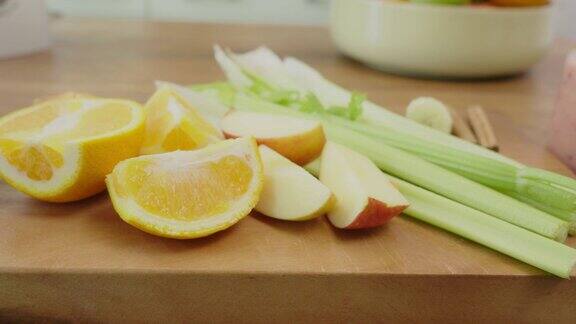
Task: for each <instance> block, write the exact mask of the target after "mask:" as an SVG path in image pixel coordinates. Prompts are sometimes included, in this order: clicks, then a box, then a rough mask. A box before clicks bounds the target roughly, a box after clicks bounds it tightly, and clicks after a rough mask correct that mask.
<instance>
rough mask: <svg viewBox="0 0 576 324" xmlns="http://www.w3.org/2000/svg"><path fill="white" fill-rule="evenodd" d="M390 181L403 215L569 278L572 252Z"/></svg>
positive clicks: (575, 259) (573, 259) (575, 257)
mask: <svg viewBox="0 0 576 324" xmlns="http://www.w3.org/2000/svg"><path fill="white" fill-rule="evenodd" d="M391 181H392V182H393V183H394V184H395V185H396V187H397V188H398V190H399V191H400V192H401V193H402V194H403V195H404V196H405V197H406V199H408V201H409V202H410V206H409V207H408V208H407V209H406V210H405V211H404V213H405V214H407V215H409V216H411V217H414V218H416V219H418V220H421V221H423V222H426V223H429V224H431V225H434V226H437V227H439V228H442V229H444V230H446V231H449V232H452V233H455V234H457V235H459V236H462V237H465V238H467V239H469V240H471V241H474V242H476V243H479V244H482V245H484V246H486V247H489V248H491V249H494V250H496V251H498V252H501V253H503V254H506V255H508V256H511V257H513V258H515V259H518V260H520V261H523V262H525V263H528V264H530V265H532V266H534V267H537V268H540V269H542V270H545V271H547V272H550V273H552V274H554V275H556V276H559V277H562V278H569V277H570V273H571V271H572V268H573V267H574V264H575V263H576V250H575V249H573V248H570V247H568V246H566V245H563V244H560V243H558V242H555V241H552V240H549V239H546V238H544V237H542V236H539V235H536V234H534V233H532V232H530V231H527V230H525V229H522V228H520V227H517V226H514V225H512V224H509V223H507V222H504V221H502V220H500V219H497V218H494V217H491V216H490V215H487V214H485V213H482V212H480V211H478V210H475V209H473V208H470V207H467V206H464V205H462V204H459V203H457V202H454V201H452V200H450V199H447V198H445V197H442V196H440V195H437V194H435V193H432V192H430V191H427V190H425V189H422V188H419V187H417V186H414V185H412V184H410V183H408V182H406V181H403V180H400V179H398V178H392V179H391Z"/></svg>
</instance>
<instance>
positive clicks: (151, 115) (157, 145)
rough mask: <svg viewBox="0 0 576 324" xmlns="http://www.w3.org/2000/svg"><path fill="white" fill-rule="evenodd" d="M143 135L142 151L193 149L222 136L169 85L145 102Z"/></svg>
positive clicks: (156, 151) (143, 152)
mask: <svg viewBox="0 0 576 324" xmlns="http://www.w3.org/2000/svg"><path fill="white" fill-rule="evenodd" d="M145 110H146V115H147V120H146V136H145V139H144V144H143V145H142V149H141V153H142V154H155V153H165V152H171V151H176V150H195V149H198V148H202V147H204V146H206V145H208V144H211V143H215V142H218V141H220V140H222V139H223V136H222V134H221V132H220V131H219V130H218V129H216V128H215V127H214V126H212V125H211V124H210V123H209V122H207V121H206V120H204V119H203V118H202V116H201V115H200V114H199V113H198V112H197V111H196V110H195V109H194V107H193V106H192V105H191V104H190V103H189V102H188V101H187V100H185V99H184V98H183V97H182V96H180V95H179V94H178V93H176V92H175V91H173V90H172V89H170V88H169V87H166V86H165V87H161V88H160V89H158V90H157V91H156V92H155V93H154V95H152V97H151V98H150V99H149V100H148V102H147V103H146V105H145Z"/></svg>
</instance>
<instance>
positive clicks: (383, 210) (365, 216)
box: [320, 142, 408, 229]
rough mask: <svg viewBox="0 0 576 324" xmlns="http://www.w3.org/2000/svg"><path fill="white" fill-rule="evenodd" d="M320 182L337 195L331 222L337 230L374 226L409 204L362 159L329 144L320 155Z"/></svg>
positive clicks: (377, 170)
mask: <svg viewBox="0 0 576 324" xmlns="http://www.w3.org/2000/svg"><path fill="white" fill-rule="evenodd" d="M320 181H322V183H324V184H325V185H326V186H327V187H328V188H329V189H330V190H331V191H332V192H333V193H334V195H335V196H336V205H335V206H334V208H332V210H331V211H330V212H328V218H329V219H330V222H331V223H332V224H333V225H334V226H336V227H338V228H346V229H359V228H369V227H376V226H380V225H382V224H385V223H386V222H388V221H389V220H390V219H391V218H392V217H394V216H396V215H398V214H400V213H402V211H403V210H404V209H406V207H408V201H407V200H406V198H404V196H402V194H401V193H400V192H399V191H398V190H397V189H396V188H395V187H394V186H393V185H392V183H391V182H390V180H389V179H388V177H387V176H386V175H385V174H384V173H382V171H380V170H379V169H378V167H376V165H374V163H372V161H370V160H369V159H368V158H366V157H365V156H363V155H361V154H359V153H356V152H355V151H352V150H350V149H348V148H346V147H344V146H340V145H338V144H336V143H332V142H328V143H326V145H325V146H324V150H323V152H322V161H321V165H320Z"/></svg>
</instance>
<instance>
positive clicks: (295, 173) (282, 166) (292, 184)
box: [255, 145, 336, 221]
mask: <svg viewBox="0 0 576 324" xmlns="http://www.w3.org/2000/svg"><path fill="white" fill-rule="evenodd" d="M259 152H260V157H261V158H262V165H263V167H264V189H263V190H262V194H261V195H260V199H259V200H258V204H257V205H256V208H255V209H256V211H258V212H259V213H261V214H263V215H266V216H269V217H272V218H276V219H281V220H289V221H304V220H309V219H312V218H316V217H318V216H322V215H324V214H326V212H328V211H330V210H331V209H332V207H333V206H334V203H335V201H336V199H335V198H334V195H333V194H332V192H331V191H330V189H328V187H326V186H325V185H324V184H322V183H321V182H320V181H319V180H318V179H316V178H315V177H314V176H312V175H311V174H310V173H308V172H307V171H306V170H304V169H303V168H302V167H300V166H299V165H297V164H295V163H294V162H292V161H290V160H288V159H287V158H286V157H284V156H282V155H280V154H279V153H277V152H276V151H274V150H272V149H270V148H268V147H267V146H265V145H260V147H259Z"/></svg>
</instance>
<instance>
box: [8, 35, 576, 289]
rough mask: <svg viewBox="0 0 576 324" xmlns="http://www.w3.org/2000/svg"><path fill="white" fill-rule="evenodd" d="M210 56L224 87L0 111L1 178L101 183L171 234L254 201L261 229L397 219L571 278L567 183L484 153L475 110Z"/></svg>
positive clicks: (58, 184) (163, 86)
mask: <svg viewBox="0 0 576 324" xmlns="http://www.w3.org/2000/svg"><path fill="white" fill-rule="evenodd" d="M214 50H215V59H216V61H217V63H218V64H219V65H220V67H221V68H222V69H223V71H224V73H225V75H226V77H227V79H228V81H227V82H214V83H209V84H197V85H192V86H182V85H178V84H175V83H170V82H165V81H158V82H157V83H156V85H157V89H156V92H154V93H153V94H152V96H151V97H150V99H148V101H147V103H146V104H145V106H144V108H143V107H142V106H141V105H139V104H137V103H135V102H132V101H128V100H120V99H106V98H100V97H95V96H92V95H87V94H82V93H76V92H68V93H65V94H62V95H57V96H52V97H49V98H47V99H44V100H42V101H38V102H37V103H36V104H35V105H34V106H32V107H30V108H26V109H22V110H20V111H16V112H13V113H11V114H8V115H7V116H4V117H2V118H1V119H0V174H1V176H2V178H3V179H4V180H5V181H6V182H7V183H8V184H10V185H12V186H13V187H15V188H16V189H18V190H20V191H22V192H24V193H27V194H28V195H30V196H32V197H35V198H38V199H41V200H46V201H54V202H66V201H74V200H79V199H82V198H85V197H88V196H90V195H93V194H96V193H98V192H100V191H102V190H103V189H104V188H105V187H107V188H108V193H109V196H110V199H111V201H112V206H113V208H114V210H115V211H116V212H117V214H118V216H119V217H120V218H121V219H122V220H124V221H125V222H126V223H128V224H130V225H132V226H133V227H136V228H138V229H140V230H142V231H144V232H147V233H150V234H153V235H156V236H162V237H168V238H175V239H193V238H200V237H205V236H208V235H211V234H214V233H216V232H220V231H223V230H226V229H228V228H230V227H232V226H233V225H235V224H237V223H238V222H240V221H241V220H242V219H244V218H245V217H247V216H248V215H250V213H251V212H252V211H253V210H254V211H256V212H258V213H260V214H261V215H264V216H266V217H271V218H274V219H275V220H269V219H267V218H264V216H262V217H258V218H257V220H258V221H260V223H263V224H264V225H265V226H263V227H262V229H264V228H267V227H270V228H272V229H270V230H271V231H273V230H274V229H273V228H274V227H275V226H276V225H277V224H276V223H278V224H283V225H279V226H293V227H292V228H291V229H290V236H295V237H298V240H305V239H306V236H305V235H301V236H300V233H299V232H298V231H299V229H302V228H305V227H299V226H301V225H302V224H294V223H293V224H292V225H285V224H286V223H287V222H281V221H292V222H294V221H310V220H312V219H316V218H319V217H320V216H323V215H326V216H327V217H326V219H327V221H326V222H323V221H322V222H319V221H316V222H314V221H312V222H310V223H308V224H305V225H306V226H307V225H313V226H331V227H332V231H331V232H330V233H332V234H334V236H335V237H336V238H343V237H347V235H349V233H347V234H343V233H344V232H346V231H348V232H349V230H355V231H357V232H360V234H359V235H358V236H357V237H359V238H362V236H361V235H363V234H362V233H363V231H362V230H364V229H368V228H374V227H380V226H395V225H401V224H402V220H399V218H400V217H401V215H402V214H405V215H406V216H405V217H412V218H415V219H418V220H420V221H422V222H424V223H427V224H430V225H433V226H436V227H438V228H440V229H442V230H445V231H448V232H450V233H453V234H455V235H459V236H461V237H463V238H466V239H468V240H470V241H473V242H476V243H478V244H480V245H482V246H485V247H488V248H491V249H493V250H495V251H498V252H500V253H502V254H505V255H508V256H510V257H513V258H515V259H517V260H520V261H522V262H525V263H527V264H530V265H532V266H534V267H537V268H539V269H542V270H544V271H547V272H549V273H551V274H554V275H556V276H558V277H562V278H569V277H570V274H571V271H572V269H573V267H574V264H575V263H576V250H575V249H573V248H571V247H569V246H567V245H565V244H563V242H564V241H565V239H566V237H567V235H568V233H571V234H575V233H576V181H575V180H574V179H572V178H569V177H566V176H562V175H559V174H556V173H553V172H550V171H546V170H542V169H536V168H531V167H528V166H525V165H523V164H521V163H520V162H517V161H515V160H512V159H510V158H508V157H505V156H504V155H501V154H498V153H496V152H494V151H491V150H489V149H496V148H497V147H498V142H497V140H496V137H495V135H494V131H493V129H492V126H491V125H490V124H489V122H488V119H487V116H486V113H485V112H484V111H483V110H482V109H481V108H474V109H469V110H468V120H466V119H465V118H456V117H458V115H457V114H456V113H455V112H454V111H453V110H451V109H450V108H448V106H446V105H445V104H444V103H442V102H441V101H439V100H437V99H434V98H431V97H419V98H417V99H415V100H413V101H412V102H410V104H409V105H408V107H407V110H406V117H403V116H400V115H397V114H395V113H393V112H391V111H388V110H386V109H384V108H382V107H379V106H377V105H375V104H374V103H371V102H370V101H368V98H367V97H366V95H364V94H362V93H360V92H357V91H348V90H346V89H343V88H341V87H339V86H337V85H335V84H334V83H332V82H330V81H328V80H327V79H325V78H324V77H323V76H322V75H321V74H320V73H319V72H317V71H316V70H314V69H313V68H311V67H310V66H308V65H306V64H305V63H303V62H301V61H299V60H297V59H295V58H285V59H282V58H280V57H278V56H277V55H276V54H275V53H274V52H272V51H271V50H270V49H268V48H266V47H260V48H258V49H256V50H254V51H251V52H248V53H245V54H235V53H233V52H232V51H230V50H225V49H222V48H220V47H219V46H216V47H215V48H214ZM468 123H470V126H471V128H472V130H473V132H474V133H472V132H471V130H470V128H469V127H468ZM452 132H453V133H455V134H456V135H457V136H459V137H462V138H458V137H457V136H453V135H451V133H452ZM466 132H468V134H467V135H466V134H465V133H466ZM475 142H478V144H479V145H476V144H475ZM71 208H72V207H71ZM276 220H278V221H276ZM63 221H65V220H63ZM121 224H122V223H121ZM271 224H274V226H268V225H271ZM418 224H420V223H418ZM399 228H402V227H399ZM322 230H324V229H322ZM397 230H398V229H394V230H391V231H372V232H371V234H370V235H394V234H393V233H398V232H397ZM390 233H392V234H390ZM410 234H411V233H407V235H406V237H411V236H410ZM271 235H274V234H272V233H271ZM353 235H356V234H353ZM354 237H356V236H354ZM338 242H339V244H340V243H341V244H347V243H346V240H338ZM247 248H253V246H248V247H247ZM367 248H369V247H367ZM271 261H274V260H271Z"/></svg>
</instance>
